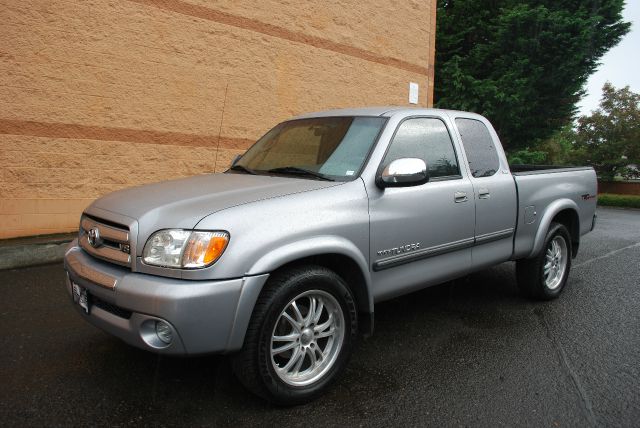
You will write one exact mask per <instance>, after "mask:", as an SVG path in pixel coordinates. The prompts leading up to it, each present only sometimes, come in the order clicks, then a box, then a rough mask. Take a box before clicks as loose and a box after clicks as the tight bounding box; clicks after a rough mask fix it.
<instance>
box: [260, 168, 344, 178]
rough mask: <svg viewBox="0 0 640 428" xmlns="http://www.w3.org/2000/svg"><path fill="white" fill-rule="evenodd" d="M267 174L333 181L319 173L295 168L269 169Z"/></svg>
mask: <svg viewBox="0 0 640 428" xmlns="http://www.w3.org/2000/svg"><path fill="white" fill-rule="evenodd" d="M267 172H273V173H276V174H291V175H306V176H308V177H315V178H319V179H320V180H326V181H334V180H332V179H330V178H329V177H327V176H326V175H324V174H320V173H319V172H315V171H310V170H308V169H304V168H298V167H297V166H282V167H279V168H271V169H270V170H268V171H267Z"/></svg>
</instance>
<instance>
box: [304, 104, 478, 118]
mask: <svg viewBox="0 0 640 428" xmlns="http://www.w3.org/2000/svg"><path fill="white" fill-rule="evenodd" d="M435 112H449V113H451V112H453V113H464V114H465V115H469V114H470V113H467V112H457V111H455V110H444V109H435V108H420V107H404V106H383V107H359V108H345V109H334V110H324V111H318V112H313V113H304V114H301V115H299V116H296V117H294V118H293V119H309V118H313V117H336V116H385V117H391V116H393V115H396V114H402V115H410V114H429V113H435Z"/></svg>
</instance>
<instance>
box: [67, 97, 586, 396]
mask: <svg viewBox="0 0 640 428" xmlns="http://www.w3.org/2000/svg"><path fill="white" fill-rule="evenodd" d="M595 210H596V175H595V173H594V170H593V169H592V168H551V169H544V170H541V169H527V168H524V167H518V168H514V167H511V168H510V167H509V165H508V164H507V160H506V158H505V155H504V152H503V150H502V147H501V145H500V142H499V139H498V136H497V135H496V133H495V131H494V129H493V127H492V126H491V124H490V123H489V122H488V121H487V120H486V119H485V118H483V117H482V116H479V115H476V114H471V113H465V112H459V111H448V110H437V109H408V108H401V107H387V108H363V109H350V110H332V111H325V112H321V113H313V114H307V115H303V116H299V117H296V118H294V119H291V120H289V121H286V122H283V123H281V124H279V125H277V126H276V127H275V128H273V129H272V130H270V131H269V132H267V133H266V134H265V135H264V136H263V137H262V138H260V140H258V142H257V143H255V145H253V146H252V147H251V148H250V149H249V150H248V151H247V152H246V153H244V155H242V156H241V157H240V158H239V159H236V161H234V163H233V165H232V166H231V168H230V169H229V170H228V171H226V172H225V173H222V174H205V175H199V176H195V177H190V178H186V179H178V180H171V181H165V182H162V183H157V184H150V185H145V186H140V187H135V188H131V189H126V190H122V191H117V192H114V193H111V194H109V195H107V196H104V197H102V198H100V199H98V200H96V201H95V202H93V204H91V206H89V207H88V208H87V209H86V210H85V212H84V213H83V215H82V218H81V220H80V231H79V235H78V238H77V240H74V241H73V242H72V243H71V245H70V246H69V249H68V250H67V252H66V255H65V269H66V271H67V273H68V283H67V287H68V292H69V294H70V295H71V296H72V300H73V305H74V307H75V308H76V309H77V310H78V312H79V313H80V314H81V316H82V317H83V318H84V319H85V320H87V321H88V322H90V323H91V324H93V325H95V326H97V327H99V328H101V329H103V330H105V331H107V332H109V333H111V334H113V335H115V336H117V337H119V338H121V339H122V340H124V341H125V342H128V343H129V344H131V345H134V346H137V347H140V348H142V349H146V350H149V351H153V352H157V353H162V354H171V355H196V354H203V353H230V354H232V360H233V366H234V370H235V372H236V375H237V377H238V378H239V379H240V381H241V382H242V383H243V384H244V385H245V386H246V387H247V388H248V389H250V390H251V391H253V392H255V393H257V394H258V395H260V396H262V397H264V398H266V399H268V400H271V401H273V402H275V403H280V404H297V403H302V402H306V401H309V400H311V399H313V398H314V397H317V396H318V395H319V394H321V393H322V392H323V391H324V390H326V388H327V387H328V386H329V385H330V383H331V382H332V381H333V380H334V379H335V378H336V377H337V376H338V374H339V373H340V371H341V370H342V369H343V368H344V367H345V365H346V364H347V361H348V359H349V356H350V354H351V352H352V350H353V349H354V345H355V343H356V339H357V337H358V334H363V335H369V334H371V333H372V331H373V319H374V317H373V314H374V308H375V304H376V303H377V302H379V301H382V300H385V299H390V298H393V297H395V296H398V295H401V294H405V293H410V292H412V291H414V290H418V289H421V288H424V287H428V286H430V285H434V284H438V283H442V282H446V281H448V280H452V279H454V278H457V277H461V276H464V275H467V274H469V273H471V272H473V271H476V270H479V269H484V268H487V267H489V266H493V265H496V264H499V263H503V262H506V261H510V260H513V261H516V263H517V269H516V270H517V279H518V285H519V288H520V289H521V290H522V292H523V293H524V294H525V295H526V296H529V297H532V298H536V299H552V298H555V297H557V296H558V295H559V294H560V292H561V291H562V289H563V287H564V286H565V284H566V282H567V277H568V275H569V269H570V267H571V259H572V258H573V257H575V256H576V253H577V251H578V246H579V244H580V237H581V236H582V235H584V234H585V233H587V232H589V231H591V230H592V229H593V227H594V225H595V220H596V215H595Z"/></svg>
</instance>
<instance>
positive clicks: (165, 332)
mask: <svg viewBox="0 0 640 428" xmlns="http://www.w3.org/2000/svg"><path fill="white" fill-rule="evenodd" d="M156 335H157V336H158V339H160V340H162V341H163V342H164V343H166V344H167V345H168V344H170V343H171V340H172V339H173V334H172V333H171V327H170V326H169V324H167V323H166V322H164V321H156Z"/></svg>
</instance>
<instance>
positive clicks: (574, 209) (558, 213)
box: [525, 198, 580, 258]
mask: <svg viewBox="0 0 640 428" xmlns="http://www.w3.org/2000/svg"><path fill="white" fill-rule="evenodd" d="M554 222H555V223H560V224H562V225H564V226H565V227H566V228H567V229H568V230H569V234H570V235H571V243H572V250H571V253H572V257H575V256H576V254H577V251H578V245H579V244H580V219H579V217H578V205H577V204H576V203H575V202H574V201H572V200H571V199H566V198H565V199H559V200H556V201H554V202H552V203H551V204H550V205H549V206H548V207H547V208H546V210H545V212H544V214H543V215H542V217H541V219H540V223H539V226H538V230H537V232H536V236H535V239H534V243H533V248H532V250H531V252H530V253H529V255H528V256H526V257H525V258H532V257H536V256H537V255H538V254H540V252H541V251H542V250H543V246H544V241H545V239H546V236H547V233H548V232H549V228H550V227H551V224H552V223H554Z"/></svg>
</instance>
